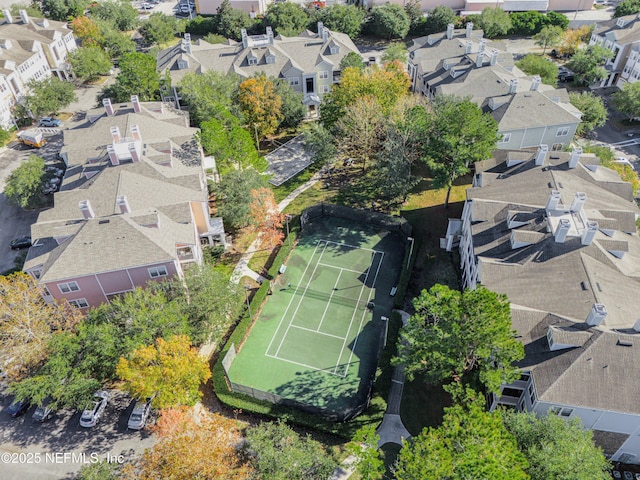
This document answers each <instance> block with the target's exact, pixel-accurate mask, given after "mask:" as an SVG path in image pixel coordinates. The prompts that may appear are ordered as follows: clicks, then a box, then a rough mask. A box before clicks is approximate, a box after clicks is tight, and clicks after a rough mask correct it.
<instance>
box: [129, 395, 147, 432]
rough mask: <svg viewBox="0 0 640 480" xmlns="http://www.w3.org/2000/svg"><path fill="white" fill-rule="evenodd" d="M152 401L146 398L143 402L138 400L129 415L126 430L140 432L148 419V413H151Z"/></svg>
mask: <svg viewBox="0 0 640 480" xmlns="http://www.w3.org/2000/svg"><path fill="white" fill-rule="evenodd" d="M152 399H153V398H152V397H148V398H146V399H145V400H138V401H137V402H136V404H135V406H134V407H133V411H132V412H131V415H129V422H128V423H127V427H128V428H130V429H131V430H140V429H142V428H143V427H144V426H145V424H146V423H147V419H148V418H149V413H150V412H151V400H152Z"/></svg>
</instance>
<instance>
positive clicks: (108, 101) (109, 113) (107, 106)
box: [102, 98, 113, 117]
mask: <svg viewBox="0 0 640 480" xmlns="http://www.w3.org/2000/svg"><path fill="white" fill-rule="evenodd" d="M102 105H103V106H104V110H105V112H107V117H113V105H111V99H110V98H105V99H103V100H102Z"/></svg>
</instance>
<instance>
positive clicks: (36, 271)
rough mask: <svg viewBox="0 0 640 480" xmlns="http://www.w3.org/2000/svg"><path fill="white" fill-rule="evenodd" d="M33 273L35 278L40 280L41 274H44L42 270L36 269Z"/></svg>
mask: <svg viewBox="0 0 640 480" xmlns="http://www.w3.org/2000/svg"><path fill="white" fill-rule="evenodd" d="M32 274H33V278H35V279H36V280H40V275H42V270H34V271H33V272H32Z"/></svg>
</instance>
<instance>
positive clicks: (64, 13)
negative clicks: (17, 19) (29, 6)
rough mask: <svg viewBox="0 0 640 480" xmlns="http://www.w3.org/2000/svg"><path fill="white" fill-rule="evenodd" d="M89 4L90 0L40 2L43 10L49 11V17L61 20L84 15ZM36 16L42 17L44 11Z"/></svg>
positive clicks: (45, 0) (46, 0) (43, 0)
mask: <svg viewBox="0 0 640 480" xmlns="http://www.w3.org/2000/svg"><path fill="white" fill-rule="evenodd" d="M88 5H89V1H88V0H42V1H41V2H40V8H41V10H42V11H43V12H47V18H50V19H52V20H58V21H61V22H65V21H67V20H68V19H69V17H71V18H73V17H79V16H81V15H84V11H85V10H86V8H87V6H88ZM16 13H17V12H16ZM32 14H33V13H31V14H30V15H32ZM36 16H37V17H42V13H37V14H36Z"/></svg>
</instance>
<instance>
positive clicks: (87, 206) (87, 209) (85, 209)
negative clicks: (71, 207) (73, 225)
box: [78, 200, 95, 220]
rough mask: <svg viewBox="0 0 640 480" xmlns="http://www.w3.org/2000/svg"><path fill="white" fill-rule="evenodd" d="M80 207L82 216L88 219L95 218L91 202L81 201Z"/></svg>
mask: <svg viewBox="0 0 640 480" xmlns="http://www.w3.org/2000/svg"><path fill="white" fill-rule="evenodd" d="M78 206H79V207H80V211H81V212H82V216H83V217H84V218H85V220H86V219H89V218H95V214H94V213H93V208H91V203H90V202H89V200H80V202H79V203H78Z"/></svg>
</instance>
